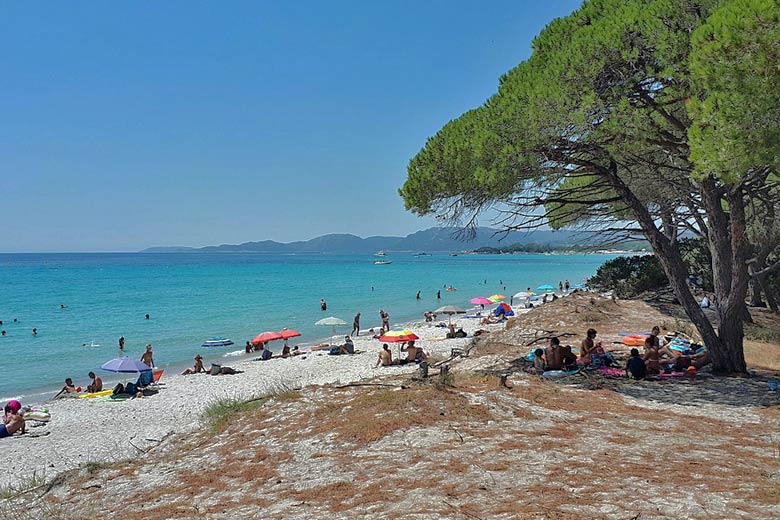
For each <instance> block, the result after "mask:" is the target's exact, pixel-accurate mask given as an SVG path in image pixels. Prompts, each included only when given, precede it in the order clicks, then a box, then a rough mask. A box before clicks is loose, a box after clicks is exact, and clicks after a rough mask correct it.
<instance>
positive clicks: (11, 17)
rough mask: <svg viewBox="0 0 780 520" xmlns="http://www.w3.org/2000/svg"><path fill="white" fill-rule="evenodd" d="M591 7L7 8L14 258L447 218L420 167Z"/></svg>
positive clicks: (7, 171) (2, 192)
mask: <svg viewBox="0 0 780 520" xmlns="http://www.w3.org/2000/svg"><path fill="white" fill-rule="evenodd" d="M579 3H580V2H579V1H573V0H552V1H545V2H535V1H531V0H526V1H521V0H509V1H504V0H500V1H499V0H488V1H476V0H474V1H468V2H466V1H456V0H447V1H408V2H405V1H387V2H370V1H369V2H366V1H352V2H345V1H328V2H325V1H323V2H317V3H310V2H283V1H278V2H269V1H233V2H216V1H213V2H195V1H180V2H176V1H166V2H153V1H148V2H143V1H134V2H99V1H96V0H95V1H91V2H79V1H69V2H8V3H5V4H4V6H3V10H2V15H0V48H1V49H2V51H1V52H0V219H2V225H1V226H0V251H6V252H14V251H31V252H32V251H132V250H139V249H142V248H145V247H148V246H154V245H192V246H199V245H209V244H220V243H238V242H245V241H250V240H264V239H272V240H279V241H284V242H287V241H291V240H300V239H307V238H312V237H314V236H317V235H321V234H325V233H342V232H343V233H354V234H357V235H361V236H368V235H377V234H390V235H402V234H407V233H410V232H413V231H416V230H418V229H423V228H426V227H429V226H431V225H434V224H435V222H434V221H433V219H420V218H418V217H416V216H414V215H412V214H410V213H407V212H406V211H405V210H404V208H403V202H402V200H401V199H400V197H399V196H398V194H397V189H398V188H399V187H400V186H401V185H402V184H403V182H404V180H405V178H406V164H407V162H408V160H409V159H410V158H411V157H412V156H413V155H414V154H415V153H416V152H417V151H419V149H420V148H421V147H422V146H423V144H424V143H425V140H426V138H427V137H429V136H431V135H432V134H434V133H435V132H436V131H437V130H438V129H439V128H441V126H442V125H444V124H445V123H446V122H447V121H448V120H450V119H452V118H455V117H457V116H459V115H460V114H461V113H463V112H464V111H466V110H468V109H470V108H473V107H476V106H478V105H480V104H481V103H482V102H483V101H484V100H485V99H486V98H487V97H488V96H490V95H491V94H492V93H493V92H495V90H496V88H497V84H498V78H499V76H500V75H501V74H502V73H504V72H506V71H507V70H509V69H510V68H512V67H513V66H515V65H516V64H517V63H519V62H520V61H522V60H523V59H525V58H527V57H528V54H529V52H530V44H531V40H532V39H533V37H534V36H535V35H536V34H538V32H539V31H540V30H541V29H542V27H544V25H546V24H547V23H548V22H549V21H550V20H552V19H553V18H556V17H560V16H565V15H567V14H569V13H570V12H571V11H572V10H574V9H576V8H577V7H578V5H579Z"/></svg>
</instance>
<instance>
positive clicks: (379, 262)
mask: <svg viewBox="0 0 780 520" xmlns="http://www.w3.org/2000/svg"><path fill="white" fill-rule="evenodd" d="M392 263H393V261H392V260H374V265H389V264H392Z"/></svg>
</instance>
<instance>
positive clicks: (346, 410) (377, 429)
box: [311, 386, 491, 442]
mask: <svg viewBox="0 0 780 520" xmlns="http://www.w3.org/2000/svg"><path fill="white" fill-rule="evenodd" d="M337 395H338V394H337ZM339 397H340V398H342V399H343V400H341V399H340V401H341V402H338V403H330V404H326V405H324V406H320V407H318V408H317V409H315V410H314V412H313V414H312V416H311V424H312V425H313V430H312V433H313V434H315V435H317V434H324V433H335V434H336V435H337V436H338V437H339V438H340V439H341V440H344V441H347V442H354V441H357V442H375V441H378V440H379V439H382V438H384V437H385V436H387V435H389V434H391V433H393V432H395V431H399V430H408V429H410V428H413V427H424V426H434V425H436V424H438V423H440V422H443V421H450V420H451V416H455V417H457V418H458V420H461V421H462V420H468V419H475V420H481V421H485V420H488V419H489V418H490V417H491V415H490V411H489V410H488V409H487V408H486V407H484V406H478V405H472V404H470V403H469V402H468V401H467V400H466V399H465V398H464V397H463V396H462V395H460V394H457V393H454V392H449V391H436V390H434V389H433V388H431V387H428V386H422V387H415V388H410V389H406V390H385V389H379V390H370V391H367V392H366V391H363V392H362V393H359V394H355V393H354V392H353V395H351V396H348V397H347V396H339ZM344 401H348V402H349V406H347V407H344V406H342V404H341V403H342V402H344Z"/></svg>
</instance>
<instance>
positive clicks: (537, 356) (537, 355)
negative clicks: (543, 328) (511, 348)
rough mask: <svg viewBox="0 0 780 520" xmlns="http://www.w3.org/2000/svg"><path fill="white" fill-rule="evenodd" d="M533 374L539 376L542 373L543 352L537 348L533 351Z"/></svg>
mask: <svg viewBox="0 0 780 520" xmlns="http://www.w3.org/2000/svg"><path fill="white" fill-rule="evenodd" d="M533 370H534V372H537V373H539V374H541V373H542V372H544V350H542V349H540V348H538V349H536V350H534V366H533Z"/></svg>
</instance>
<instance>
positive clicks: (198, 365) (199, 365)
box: [181, 354, 206, 376]
mask: <svg viewBox="0 0 780 520" xmlns="http://www.w3.org/2000/svg"><path fill="white" fill-rule="evenodd" d="M205 371H206V369H205V368H204V367H203V358H202V357H201V355H200V354H198V355H196V356H195V365H194V366H193V367H192V368H188V369H187V370H185V371H184V372H182V373H181V375H183V376H188V375H190V374H200V373H201V372H205Z"/></svg>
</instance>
